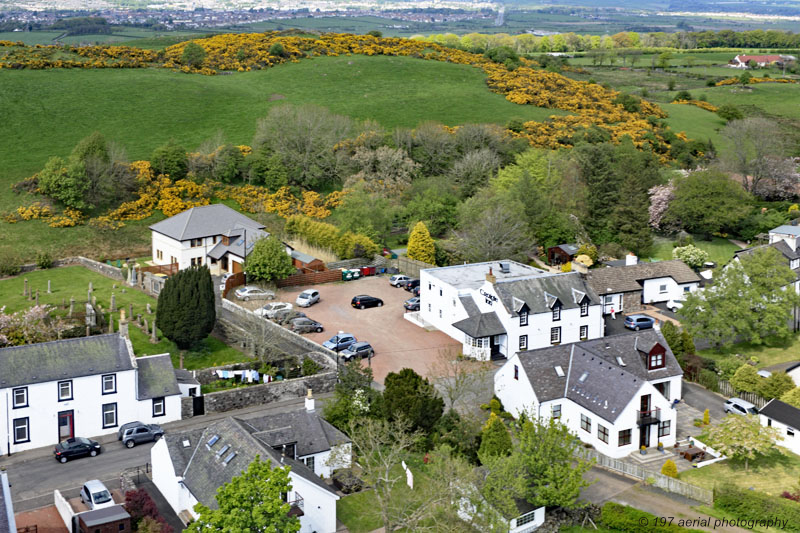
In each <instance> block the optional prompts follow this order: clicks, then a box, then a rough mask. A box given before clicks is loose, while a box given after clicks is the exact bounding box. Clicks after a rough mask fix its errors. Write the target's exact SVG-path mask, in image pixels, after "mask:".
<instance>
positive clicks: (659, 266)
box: [587, 259, 700, 295]
mask: <svg viewBox="0 0 800 533" xmlns="http://www.w3.org/2000/svg"><path fill="white" fill-rule="evenodd" d="M655 278H672V279H674V280H675V281H676V282H677V283H695V282H697V283H699V282H700V276H698V275H697V273H696V272H695V271H694V270H692V269H691V268H689V267H688V266H687V265H686V263H684V262H683V261H680V260H678V259H673V260H670V261H658V262H655V263H639V264H636V265H630V266H615V267H606V268H598V269H595V270H590V271H589V273H588V274H587V280H588V282H589V285H590V286H591V287H592V288H593V289H594V291H595V292H596V293H597V294H600V295H602V294H614V293H620V292H632V291H639V290H642V284H643V283H644V281H645V280H648V279H655Z"/></svg>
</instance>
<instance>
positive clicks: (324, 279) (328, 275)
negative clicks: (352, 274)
mask: <svg viewBox="0 0 800 533" xmlns="http://www.w3.org/2000/svg"><path fill="white" fill-rule="evenodd" d="M334 281H342V271H341V270H323V271H321V272H307V273H305V274H292V275H291V276H289V277H288V278H284V279H281V280H278V281H277V282H276V285H277V286H278V287H293V286H298V285H316V284H318V283H332V282H334Z"/></svg>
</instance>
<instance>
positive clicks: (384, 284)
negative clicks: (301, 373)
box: [276, 276, 461, 383]
mask: <svg viewBox="0 0 800 533" xmlns="http://www.w3.org/2000/svg"><path fill="white" fill-rule="evenodd" d="M308 288H311V287H286V288H284V289H281V290H279V291H278V294H277V296H276V300H278V301H282V302H292V303H294V301H295V299H296V298H297V294H298V293H300V292H302V291H303V290H305V289H308ZM313 288H314V289H317V290H318V291H319V292H320V295H321V299H320V302H319V303H317V304H314V305H313V306H312V307H310V308H309V309H304V310H303V311H304V312H305V313H306V314H307V315H308V316H310V317H311V318H313V319H314V320H317V321H318V322H320V323H322V325H323V326H324V327H325V331H324V332H322V333H308V334H306V335H305V336H306V337H308V338H309V339H311V340H313V341H315V342H318V343H320V344H321V343H323V342H324V341H326V340H328V339H330V338H331V337H332V336H334V335H336V333H337V332H339V331H344V332H346V333H352V334H353V335H355V336H356V338H357V339H358V340H360V341H366V342H369V343H370V344H371V345H372V347H373V349H374V350H375V356H374V357H373V358H372V361H371V366H372V372H373V374H374V375H375V381H377V382H379V383H383V380H384V379H385V378H386V375H387V374H388V373H389V372H397V371H399V370H401V369H403V368H412V369H413V370H414V371H416V372H417V373H419V374H420V375H422V376H428V375H430V374H431V370H430V368H429V366H430V365H431V364H432V363H433V361H434V360H435V359H436V357H437V356H438V355H439V353H440V352H441V350H443V349H450V348H452V349H456V350H459V351H460V349H461V344H460V343H458V342H456V341H454V340H453V339H451V338H450V337H448V336H447V335H445V334H444V333H442V332H440V331H425V330H424V329H422V328H420V327H418V326H416V325H414V324H412V323H411V322H409V321H408V320H405V319H404V318H403V313H404V312H405V309H404V308H403V302H404V301H406V300H407V299H409V298H411V296H412V295H411V293H409V292H407V291H405V290H403V289H399V288H395V287H392V286H391V285H389V278H388V277H387V276H369V277H365V278H361V279H358V280H353V281H345V282H338V283H324V284H321V285H315V286H313ZM359 294H368V295H370V296H377V297H378V298H380V299H382V300H383V307H372V308H370V309H363V310H362V309H354V308H352V307H351V306H350V300H352V298H353V296H356V295H359ZM362 364H363V365H365V366H366V365H367V364H369V363H368V361H367V360H366V359H365V360H363V361H362Z"/></svg>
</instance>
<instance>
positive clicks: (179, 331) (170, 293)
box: [156, 266, 217, 350]
mask: <svg viewBox="0 0 800 533" xmlns="http://www.w3.org/2000/svg"><path fill="white" fill-rule="evenodd" d="M216 319H217V317H216V309H215V307H214V285H213V282H212V281H211V273H210V272H209V271H208V267H206V266H201V267H192V268H188V269H184V270H180V271H178V272H177V273H176V274H173V275H172V276H170V277H169V278H167V281H166V283H164V288H163V289H162V290H161V293H159V295H158V315H157V319H156V320H157V323H158V327H159V329H161V333H163V334H164V335H165V336H166V337H167V338H168V339H169V340H171V341H172V342H174V343H175V344H177V345H178V348H180V349H181V350H185V349H187V348H190V347H191V346H192V345H194V344H195V343H196V342H198V341H200V340H203V339H205V338H206V337H208V334H209V333H211V330H212V329H214V323H215V321H216Z"/></svg>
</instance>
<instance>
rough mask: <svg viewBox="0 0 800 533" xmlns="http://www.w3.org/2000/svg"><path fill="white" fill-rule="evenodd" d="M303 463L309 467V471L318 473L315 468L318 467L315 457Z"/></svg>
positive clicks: (304, 460) (306, 459)
mask: <svg viewBox="0 0 800 533" xmlns="http://www.w3.org/2000/svg"><path fill="white" fill-rule="evenodd" d="M303 463H305V465H306V466H307V467H308V469H309V470H311V471H312V472H314V473H315V474H316V473H317V471H316V470H314V467H315V466H316V461H315V460H314V456H313V455H312V456H310V457H306V458H305V459H303Z"/></svg>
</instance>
